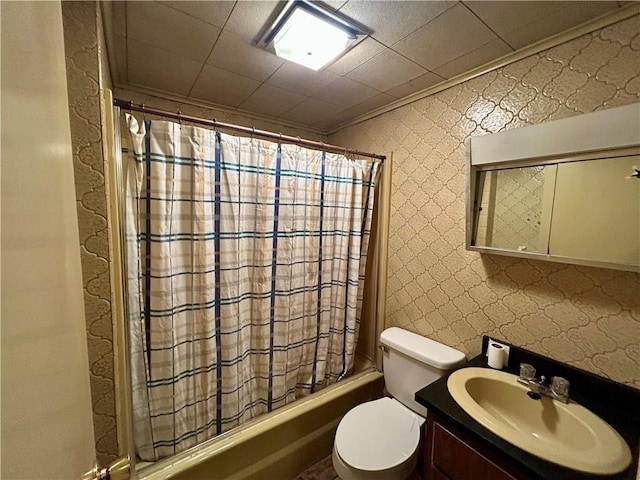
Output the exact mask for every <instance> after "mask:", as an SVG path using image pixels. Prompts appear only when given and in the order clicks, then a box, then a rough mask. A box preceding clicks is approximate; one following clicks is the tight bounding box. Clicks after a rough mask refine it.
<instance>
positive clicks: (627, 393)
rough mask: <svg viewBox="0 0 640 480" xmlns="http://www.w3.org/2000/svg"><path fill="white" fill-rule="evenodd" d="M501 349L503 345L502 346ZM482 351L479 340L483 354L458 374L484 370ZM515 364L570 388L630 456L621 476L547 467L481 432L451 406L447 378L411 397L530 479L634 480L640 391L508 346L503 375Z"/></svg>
mask: <svg viewBox="0 0 640 480" xmlns="http://www.w3.org/2000/svg"><path fill="white" fill-rule="evenodd" d="M501 343H505V344H507V343H506V342H501ZM486 345H487V338H486V337H485V338H484V340H483V353H481V354H480V355H478V356H477V357H475V358H473V359H471V360H469V361H468V362H467V363H466V364H465V365H463V366H462V367H461V368H465V367H486V368H489V367H488V366H487V363H486V357H485V355H484V352H485V351H486ZM521 362H525V363H530V364H532V365H533V366H535V367H536V368H537V369H538V373H539V374H543V375H559V376H563V377H565V378H567V379H568V380H569V381H570V382H571V392H570V397H571V399H573V400H574V401H575V402H577V403H579V404H581V405H583V406H585V407H586V408H588V409H589V410H591V411H592V412H594V413H595V414H596V415H598V416H599V417H600V418H602V419H603V420H605V421H606V422H607V423H609V425H611V426H612V427H613V428H615V429H616V430H617V431H618V433H619V434H620V435H621V436H622V437H623V438H624V439H625V440H626V442H627V444H628V445H629V448H630V449H631V455H632V462H631V465H630V466H629V467H628V468H627V470H625V471H624V472H622V473H619V474H616V475H593V474H586V473H581V472H576V471H575V470H571V469H568V468H565V467H561V466H559V465H556V464H553V463H551V462H547V461H546V460H543V459H541V458H539V457H536V456H534V455H531V454H530V453H527V452H525V451H524V450H521V449H520V448H518V447H516V446H514V445H512V444H511V443H509V442H507V441H505V440H503V439H502V438H500V437H498V436H497V435H495V434H494V433H492V432H490V431H489V430H487V429H486V428H484V427H483V426H482V425H480V423H478V422H476V421H475V420H474V419H473V418H472V417H471V416H469V415H468V414H467V413H466V412H465V411H464V410H463V409H462V408H461V407H460V406H459V405H458V404H457V403H456V401H455V400H454V399H453V398H452V397H451V395H450V394H449V390H448V388H447V379H448V378H449V375H446V376H444V377H443V378H441V379H439V380H437V381H435V382H434V383H432V384H431V385H428V386H426V387H425V388H423V389H422V390H420V391H418V392H416V394H415V399H416V401H417V402H418V403H420V404H421V405H423V406H425V407H427V409H430V410H432V411H433V412H434V413H437V414H438V415H439V416H442V417H444V418H445V419H447V420H449V421H452V422H453V423H455V424H457V425H458V426H460V427H461V428H463V429H465V430H466V431H467V432H469V433H471V434H472V435H474V436H477V437H479V438H480V439H482V440H484V441H485V442H486V443H489V444H491V445H493V446H494V447H495V448H497V449H499V450H501V451H502V452H503V453H504V454H505V455H506V456H507V457H508V458H510V459H511V460H512V461H513V462H514V463H516V464H517V465H518V466H519V467H520V468H522V469H523V470H524V471H525V472H527V473H529V474H530V475H532V476H534V477H539V478H540V479H543V480H596V479H599V480H604V479H607V480H610V479H621V480H635V479H636V470H637V467H638V449H639V442H640V391H638V390H635V389H633V388H631V387H628V386H625V385H621V384H618V383H615V382H612V381H610V380H607V379H605V378H602V377H599V376H597V375H593V374H590V373H588V372H585V371H583V370H579V369H576V368H573V367H570V366H568V365H566V364H562V363H559V362H556V361H554V360H552V359H550V358H547V357H543V356H541V355H538V354H535V353H533V352H529V351H527V350H524V349H520V348H518V347H514V346H511V353H510V355H509V365H508V366H507V367H506V368H505V369H504V370H505V371H507V372H509V373H514V374H517V370H516V369H517V368H518V366H519V364H520V363H521ZM449 374H450V373H449ZM547 378H549V377H547Z"/></svg>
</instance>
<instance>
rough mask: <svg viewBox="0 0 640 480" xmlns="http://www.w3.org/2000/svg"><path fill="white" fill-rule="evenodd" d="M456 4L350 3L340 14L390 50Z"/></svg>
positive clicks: (359, 0)
mask: <svg viewBox="0 0 640 480" xmlns="http://www.w3.org/2000/svg"><path fill="white" fill-rule="evenodd" d="M455 4H456V2H452V1H451V2H450V1H441V2H440V1H438V2H433V1H420V2H407V1H372V0H350V1H349V2H347V4H346V5H344V6H343V7H342V8H341V9H340V13H344V14H345V15H347V16H349V17H351V18H353V19H354V20H356V21H357V22H359V23H361V24H363V25H365V26H366V27H368V28H370V29H371V30H373V35H372V36H373V38H375V39H376V40H379V41H380V42H382V43H384V44H385V45H387V46H390V45H393V44H394V43H395V42H397V41H398V40H400V39H402V38H404V37H405V36H407V35H408V34H409V33H411V32H412V31H414V30H416V29H417V28H420V27H421V26H422V25H424V24H425V23H427V22H430V21H431V20H433V19H434V18H436V17H437V16H438V15H440V14H441V13H442V12H444V11H445V10H447V9H449V8H451V7H452V6H453V5H455Z"/></svg>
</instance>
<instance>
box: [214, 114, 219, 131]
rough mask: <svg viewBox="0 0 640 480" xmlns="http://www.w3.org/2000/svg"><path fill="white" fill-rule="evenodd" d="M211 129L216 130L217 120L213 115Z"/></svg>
mask: <svg viewBox="0 0 640 480" xmlns="http://www.w3.org/2000/svg"><path fill="white" fill-rule="evenodd" d="M213 131H214V132H217V131H218V120H216V118H215V117H213Z"/></svg>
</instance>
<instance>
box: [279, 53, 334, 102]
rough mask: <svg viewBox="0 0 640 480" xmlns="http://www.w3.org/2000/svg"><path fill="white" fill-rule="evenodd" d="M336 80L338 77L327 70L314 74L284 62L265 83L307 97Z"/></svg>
mask: <svg viewBox="0 0 640 480" xmlns="http://www.w3.org/2000/svg"><path fill="white" fill-rule="evenodd" d="M337 78H338V75H336V74H335V73H332V72H330V71H328V70H320V71H318V72H316V71H313V70H311V69H309V68H307V67H303V66H302V65H298V64H297V63H293V62H286V61H285V62H284V63H283V64H282V66H281V67H280V68H279V69H278V70H276V72H275V73H274V74H273V75H271V77H269V79H268V80H267V83H269V84H271V85H275V86H277V87H281V88H286V89H288V90H291V91H293V92H296V93H301V94H302V95H305V96H307V97H309V96H311V95H313V94H314V93H316V92H317V91H319V90H321V89H322V88H324V87H325V86H327V85H328V84H330V83H331V82H333V81H334V80H336V79H337Z"/></svg>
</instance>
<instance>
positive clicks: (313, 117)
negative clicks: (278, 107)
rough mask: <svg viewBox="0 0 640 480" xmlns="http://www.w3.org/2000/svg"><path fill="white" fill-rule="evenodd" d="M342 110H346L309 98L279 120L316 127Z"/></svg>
mask: <svg viewBox="0 0 640 480" xmlns="http://www.w3.org/2000/svg"><path fill="white" fill-rule="evenodd" d="M341 110H344V109H343V108H340V107H338V106H336V105H333V104H331V103H327V102H323V101H320V100H316V99H315V98H307V99H306V100H305V101H304V102H302V103H300V104H298V105H296V106H295V107H293V108H292V109H291V110H289V111H288V112H285V113H283V114H282V115H280V117H279V118H280V119H283V120H289V121H292V122H299V123H304V124H307V125H311V126H315V125H318V123H319V122H323V121H325V120H328V119H330V118H331V117H332V116H334V115H335V114H337V113H338V112H340V111H341Z"/></svg>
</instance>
